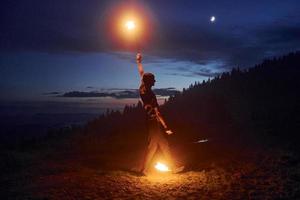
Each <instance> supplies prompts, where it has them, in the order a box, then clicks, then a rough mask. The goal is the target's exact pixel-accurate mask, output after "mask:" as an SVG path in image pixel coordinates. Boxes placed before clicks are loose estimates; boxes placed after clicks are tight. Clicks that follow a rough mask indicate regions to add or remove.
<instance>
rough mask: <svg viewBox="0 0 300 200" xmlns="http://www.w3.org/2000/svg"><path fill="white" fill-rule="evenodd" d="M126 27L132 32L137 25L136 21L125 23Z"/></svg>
mask: <svg viewBox="0 0 300 200" xmlns="http://www.w3.org/2000/svg"><path fill="white" fill-rule="evenodd" d="M125 26H126V27H127V29H128V30H132V29H134V28H135V23H134V21H127V22H126V23H125Z"/></svg>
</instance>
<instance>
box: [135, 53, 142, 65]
mask: <svg viewBox="0 0 300 200" xmlns="http://www.w3.org/2000/svg"><path fill="white" fill-rule="evenodd" d="M136 62H137V63H142V54H141V53H137V54H136Z"/></svg>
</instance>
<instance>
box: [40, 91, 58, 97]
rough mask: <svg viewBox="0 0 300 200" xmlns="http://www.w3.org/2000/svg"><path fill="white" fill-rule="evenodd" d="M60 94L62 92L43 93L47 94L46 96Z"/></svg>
mask: <svg viewBox="0 0 300 200" xmlns="http://www.w3.org/2000/svg"><path fill="white" fill-rule="evenodd" d="M59 94H61V92H45V93H43V95H46V96H48V95H49V96H51V95H59Z"/></svg>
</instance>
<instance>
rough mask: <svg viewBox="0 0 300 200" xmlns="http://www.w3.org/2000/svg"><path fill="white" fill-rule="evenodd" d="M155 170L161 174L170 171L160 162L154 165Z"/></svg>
mask: <svg viewBox="0 0 300 200" xmlns="http://www.w3.org/2000/svg"><path fill="white" fill-rule="evenodd" d="M155 168H156V169H157V170H158V171H161V172H169V171H171V170H170V169H169V167H168V166H167V165H165V164H163V163H160V162H157V163H156V165H155Z"/></svg>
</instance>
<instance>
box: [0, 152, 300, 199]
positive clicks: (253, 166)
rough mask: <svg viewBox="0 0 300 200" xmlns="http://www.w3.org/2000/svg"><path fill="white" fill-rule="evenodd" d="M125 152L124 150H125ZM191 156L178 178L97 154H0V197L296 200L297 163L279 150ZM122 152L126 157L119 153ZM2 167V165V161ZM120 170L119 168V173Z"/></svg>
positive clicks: (299, 175) (299, 169)
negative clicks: (139, 172) (140, 173)
mask: <svg viewBox="0 0 300 200" xmlns="http://www.w3.org/2000/svg"><path fill="white" fill-rule="evenodd" d="M125 152H126V151H125ZM233 152H234V151H230V152H226V153H223V154H219V156H212V157H211V158H210V159H208V158H205V157H203V156H202V157H198V158H196V157H194V159H198V160H194V162H193V164H190V165H188V166H187V170H186V171H185V172H183V173H181V174H176V175H174V174H157V173H156V174H152V175H149V176H147V177H146V176H138V175H137V174H135V173H133V172H130V171H128V170H126V168H128V167H125V165H124V163H125V162H127V163H128V162H129V161H131V160H132V159H131V156H130V155H128V156H127V157H126V155H120V156H119V158H122V159H119V160H118V158H117V157H116V156H112V155H113V154H110V156H105V155H107V154H105V153H101V152H99V150H97V151H94V150H89V151H78V150H76V151H62V149H55V150H53V149H47V151H46V150H43V151H27V152H26V151H25V152H24V151H23V153H21V152H16V151H10V152H6V154H4V153H3V155H5V156H2V159H3V161H4V157H5V160H6V168H4V167H3V166H2V169H3V170H4V169H6V171H3V170H2V172H3V173H2V175H1V179H0V181H1V184H0V185H1V196H0V197H1V199H299V198H300V159H299V157H298V156H297V155H296V154H294V153H292V152H291V151H285V150H270V149H269V150H266V149H260V150H258V149H256V150H255V151H254V150H250V149H247V150H245V149H244V150H240V151H236V153H233ZM124 154H128V152H127V153H124ZM2 163H3V162H2ZM122 169H124V170H122Z"/></svg>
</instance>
